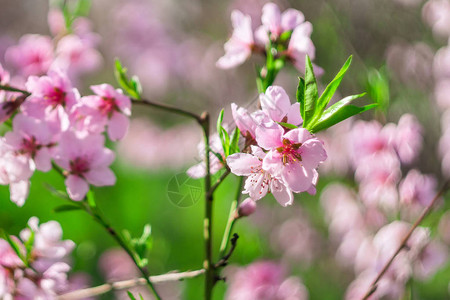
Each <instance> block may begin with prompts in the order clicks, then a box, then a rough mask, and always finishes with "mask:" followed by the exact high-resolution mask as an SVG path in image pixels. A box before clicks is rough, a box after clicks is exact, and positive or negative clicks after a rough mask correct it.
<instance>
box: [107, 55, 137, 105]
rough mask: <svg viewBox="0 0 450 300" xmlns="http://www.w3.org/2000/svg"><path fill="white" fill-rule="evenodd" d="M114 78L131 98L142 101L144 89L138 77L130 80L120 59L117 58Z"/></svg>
mask: <svg viewBox="0 0 450 300" xmlns="http://www.w3.org/2000/svg"><path fill="white" fill-rule="evenodd" d="M114 76H115V77H116V81H117V83H118V84H119V86H120V87H121V88H122V89H123V90H124V91H125V92H126V93H127V94H128V95H130V96H131V97H133V98H136V99H141V93H142V87H141V84H140V83H139V80H138V79H137V77H136V76H133V77H132V78H131V79H128V75H127V69H126V68H124V67H123V66H122V63H121V62H120V60H119V59H117V58H116V61H115V68H114Z"/></svg>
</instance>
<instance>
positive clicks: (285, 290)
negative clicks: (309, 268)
mask: <svg viewBox="0 0 450 300" xmlns="http://www.w3.org/2000/svg"><path fill="white" fill-rule="evenodd" d="M225 299H229V300H231V299H233V300H244V299H273V300H285V299H298V300H307V299H308V290H307V289H306V287H305V286H304V285H303V283H302V282H301V281H300V279H299V278H297V277H289V278H286V276H285V270H284V268H283V267H282V266H281V265H279V264H277V263H274V262H271V261H260V262H254V263H252V264H251V265H249V266H247V267H245V268H239V269H237V270H235V272H234V274H232V276H231V280H230V287H229V289H228V291H227V295H226V296H225Z"/></svg>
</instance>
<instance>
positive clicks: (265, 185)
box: [227, 146, 294, 206]
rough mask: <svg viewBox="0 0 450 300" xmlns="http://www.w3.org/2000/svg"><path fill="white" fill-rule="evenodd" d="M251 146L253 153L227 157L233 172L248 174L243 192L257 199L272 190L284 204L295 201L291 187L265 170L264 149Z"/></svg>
mask: <svg viewBox="0 0 450 300" xmlns="http://www.w3.org/2000/svg"><path fill="white" fill-rule="evenodd" d="M251 148H252V152H253V154H248V153H236V154H232V155H230V156H228V157H227V164H228V166H229V167H230V169H231V172H232V173H233V174H235V175H238V176H248V178H247V180H246V181H245V186H244V191H243V193H244V194H248V195H249V196H250V198H252V199H253V200H255V201H256V200H259V199H261V198H263V197H264V196H265V195H267V193H268V192H269V191H270V192H271V193H272V194H273V195H274V197H275V199H276V200H277V201H278V203H280V204H281V205H282V206H287V205H291V204H292V203H293V201H294V196H293V194H292V191H291V189H289V188H288V187H287V185H286V184H285V183H284V182H283V181H281V180H280V179H279V178H275V177H273V176H272V175H271V174H270V173H268V172H267V171H265V170H263V160H264V158H265V156H266V154H265V153H264V151H262V149H261V148H259V147H256V146H252V147H251Z"/></svg>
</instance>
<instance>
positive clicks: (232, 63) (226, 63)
mask: <svg viewBox="0 0 450 300" xmlns="http://www.w3.org/2000/svg"><path fill="white" fill-rule="evenodd" d="M231 23H232V26H233V34H232V36H231V38H230V39H229V40H228V42H226V43H225V46H224V48H225V55H224V56H222V57H221V58H219V60H218V61H217V63H216V65H217V67H219V68H222V69H229V68H233V67H236V66H238V65H240V64H242V63H243V62H244V61H245V60H247V59H248V58H249V57H250V55H251V54H252V48H253V46H254V40H253V31H252V20H251V18H250V16H248V15H244V14H243V13H242V12H240V11H239V10H234V11H233V12H232V13H231Z"/></svg>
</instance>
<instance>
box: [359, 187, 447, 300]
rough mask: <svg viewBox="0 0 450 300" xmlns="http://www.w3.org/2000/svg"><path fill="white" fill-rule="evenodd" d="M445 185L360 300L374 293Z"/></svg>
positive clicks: (442, 191)
mask: <svg viewBox="0 0 450 300" xmlns="http://www.w3.org/2000/svg"><path fill="white" fill-rule="evenodd" d="M447 185H448V182H446V183H445V184H444V185H443V187H442V188H441V190H440V191H439V192H438V193H437V194H436V196H434V198H433V200H432V201H431V202H430V204H428V206H427V207H426V208H425V209H424V211H423V212H422V214H421V215H420V217H419V218H418V219H417V220H416V222H414V224H413V225H412V226H411V228H410V229H409V231H408V233H407V234H406V235H405V237H404V238H403V239H402V241H401V243H400V245H399V246H398V248H397V250H396V251H395V252H394V254H393V255H392V257H391V258H390V259H389V261H388V262H387V263H386V264H385V265H384V267H383V269H381V271H380V272H379V273H378V276H377V277H376V278H375V280H374V281H373V282H372V284H371V285H370V287H369V290H368V291H367V293H366V294H365V295H364V297H363V298H361V299H362V300H367V299H368V298H369V297H370V296H371V295H372V294H373V293H374V292H375V291H376V289H377V284H378V281H380V279H381V278H382V277H383V275H384V274H385V273H386V272H387V270H388V269H389V267H390V266H391V264H392V262H393V261H394V259H395V257H397V255H398V254H399V253H400V251H402V249H403V248H404V247H405V246H406V243H407V242H408V240H409V238H410V237H411V235H412V233H413V231H414V230H415V229H416V228H417V226H419V224H420V223H422V221H423V219H424V218H425V217H426V216H427V215H428V213H429V212H430V211H431V209H432V208H433V206H434V204H435V203H436V201H437V200H438V199H439V198H440V197H441V196H442V195H443V194H444V192H445V191H446V189H447Z"/></svg>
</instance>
